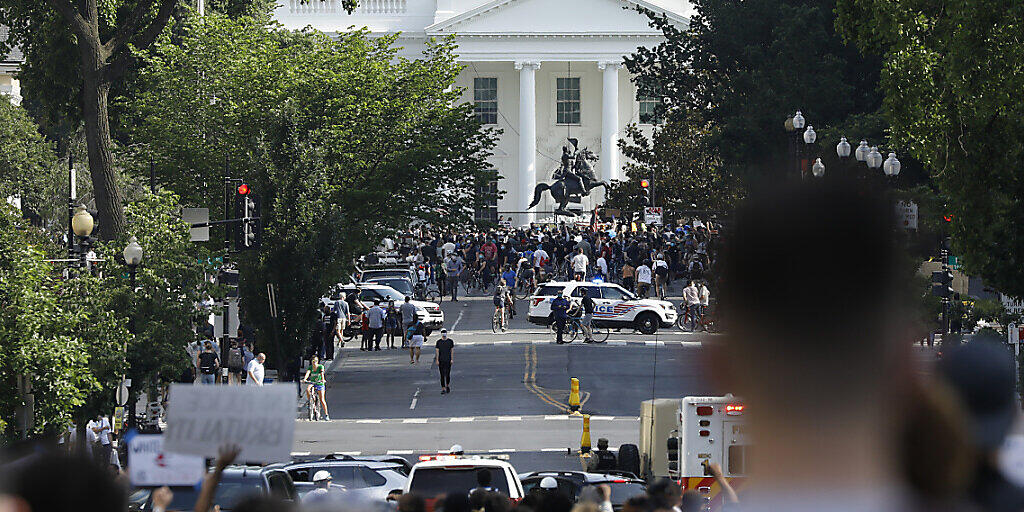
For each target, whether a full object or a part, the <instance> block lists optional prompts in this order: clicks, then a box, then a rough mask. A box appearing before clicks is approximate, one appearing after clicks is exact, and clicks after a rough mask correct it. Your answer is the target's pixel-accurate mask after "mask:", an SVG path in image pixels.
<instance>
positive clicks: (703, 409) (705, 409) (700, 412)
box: [697, 405, 715, 416]
mask: <svg viewBox="0 0 1024 512" xmlns="http://www.w3.org/2000/svg"><path fill="white" fill-rule="evenodd" d="M714 413H715V408H714V407H711V406H710V405H701V406H698V407H697V416H711V415H712V414H714Z"/></svg>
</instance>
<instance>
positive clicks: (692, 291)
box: [683, 281, 700, 329]
mask: <svg viewBox="0 0 1024 512" xmlns="http://www.w3.org/2000/svg"><path fill="white" fill-rule="evenodd" d="M683 302H685V303H686V310H687V315H688V316H689V317H690V328H691V329H692V328H696V326H697V319H698V317H700V292H699V291H698V290H697V283H695V282H694V281H690V285H689V286H687V287H686V288H683Z"/></svg>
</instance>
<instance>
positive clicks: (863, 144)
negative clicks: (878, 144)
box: [854, 140, 871, 162]
mask: <svg viewBox="0 0 1024 512" xmlns="http://www.w3.org/2000/svg"><path fill="white" fill-rule="evenodd" d="M870 152H871V148H869V147H868V141H866V140H862V141H860V145H859V146H857V151H856V152H855V153H854V157H855V158H856V159H857V161H858V162H864V161H866V160H867V158H868V153H870Z"/></svg>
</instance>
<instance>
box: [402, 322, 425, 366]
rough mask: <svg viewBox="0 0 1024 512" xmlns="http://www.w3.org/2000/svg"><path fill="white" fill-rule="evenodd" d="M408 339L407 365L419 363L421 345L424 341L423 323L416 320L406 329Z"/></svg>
mask: <svg viewBox="0 0 1024 512" xmlns="http://www.w3.org/2000/svg"><path fill="white" fill-rule="evenodd" d="M406 331H407V332H406V334H407V336H408V337H409V364H416V363H418V362H420V351H421V350H423V343H424V342H425V341H426V338H427V335H426V327H425V326H424V325H423V322H420V321H419V320H416V321H415V322H413V323H412V325H410V326H409V327H408V328H407V329H406Z"/></svg>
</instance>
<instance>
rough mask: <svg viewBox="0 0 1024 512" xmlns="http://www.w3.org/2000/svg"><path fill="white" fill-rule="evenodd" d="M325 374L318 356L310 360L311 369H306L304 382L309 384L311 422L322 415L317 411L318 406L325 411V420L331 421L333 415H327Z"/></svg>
mask: <svg viewBox="0 0 1024 512" xmlns="http://www.w3.org/2000/svg"><path fill="white" fill-rule="evenodd" d="M325 372H326V370H325V369H324V365H322V364H320V359H319V358H318V357H317V356H315V355H314V356H313V357H311V358H309V368H307V369H306V376H305V377H303V378H302V382H305V383H306V384H307V386H306V396H307V397H308V399H309V419H310V420H313V419H314V418H315V419H320V413H319V411H317V406H319V407H320V408H322V409H323V411H324V419H325V420H327V421H331V415H330V414H328V413H327V397H326V390H325V387H324V380H325V378H324V377H325V375H324V374H325Z"/></svg>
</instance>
